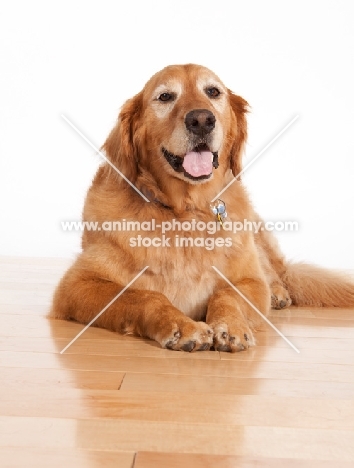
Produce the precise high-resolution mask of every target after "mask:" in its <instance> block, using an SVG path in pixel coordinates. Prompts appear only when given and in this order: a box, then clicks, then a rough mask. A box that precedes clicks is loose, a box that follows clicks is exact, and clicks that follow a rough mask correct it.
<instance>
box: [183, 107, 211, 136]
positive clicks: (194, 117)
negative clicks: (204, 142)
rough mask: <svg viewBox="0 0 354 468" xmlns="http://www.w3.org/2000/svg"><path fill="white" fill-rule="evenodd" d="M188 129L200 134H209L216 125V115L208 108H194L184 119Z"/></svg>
mask: <svg viewBox="0 0 354 468" xmlns="http://www.w3.org/2000/svg"><path fill="white" fill-rule="evenodd" d="M184 123H185V125H186V128H187V130H189V131H190V132H192V133H194V134H195V135H198V136H203V135H207V134H208V133H210V132H211V131H212V130H213V129H214V127H215V116H214V114H213V113H212V112H210V111H208V110H207V109H194V110H192V111H190V112H188V114H187V115H186V118H185V119H184Z"/></svg>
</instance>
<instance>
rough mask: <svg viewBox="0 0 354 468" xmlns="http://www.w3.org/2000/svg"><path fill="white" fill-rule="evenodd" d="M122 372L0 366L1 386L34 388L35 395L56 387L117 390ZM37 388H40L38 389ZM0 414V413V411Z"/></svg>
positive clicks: (14, 389)
mask: <svg viewBox="0 0 354 468" xmlns="http://www.w3.org/2000/svg"><path fill="white" fill-rule="evenodd" d="M124 376H125V373H124V372H102V371H91V372H86V371H82V370H75V371H73V370H70V372H69V371H67V370H62V369H45V371H43V369H32V368H29V369H26V368H11V367H9V368H4V367H2V368H0V377H1V386H2V390H3V391H4V389H5V388H7V389H9V390H11V391H12V392H13V391H16V389H18V388H20V389H25V391H26V392H28V391H30V389H36V392H37V395H40V394H41V393H42V391H43V390H44V389H45V390H46V391H50V390H54V391H57V390H58V389H61V391H63V389H68V388H71V389H73V388H75V389H92V390H93V389H97V390H118V389H119V388H120V387H121V385H122V382H123V379H124ZM38 389H41V390H40V391H39V390H38ZM0 414H1V413H0Z"/></svg>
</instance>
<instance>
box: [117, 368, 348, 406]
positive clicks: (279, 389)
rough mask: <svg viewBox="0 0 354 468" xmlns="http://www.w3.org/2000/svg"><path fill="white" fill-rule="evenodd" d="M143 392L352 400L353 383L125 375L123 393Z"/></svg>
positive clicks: (171, 375)
mask: <svg viewBox="0 0 354 468" xmlns="http://www.w3.org/2000/svg"><path fill="white" fill-rule="evenodd" d="M141 389H144V391H145V392H172V393H176V392H180V393H188V392H193V393H194V394H196V395H199V394H201V393H209V394H213V395H215V398H218V396H219V395H221V394H231V395H278V396H287V397H304V398H321V399H325V398H336V399H351V400H352V399H353V395H354V382H331V381H326V380H323V381H321V380H319V381H313V380H295V379H287V380H286V379H283V380H282V379H274V378H273V379H267V378H247V377H243V378H242V377H234V376H232V377H231V376H230V377H215V376H210V375H208V376H194V375H183V377H181V376H180V375H178V374H175V375H174V374H153V373H150V374H148V375H146V374H142V373H136V374H133V373H130V372H128V373H126V374H125V376H124V379H123V382H122V385H121V387H120V390H121V391H126V392H134V391H140V390H141Z"/></svg>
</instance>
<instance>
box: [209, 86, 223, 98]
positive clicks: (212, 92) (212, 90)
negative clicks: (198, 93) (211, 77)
mask: <svg viewBox="0 0 354 468" xmlns="http://www.w3.org/2000/svg"><path fill="white" fill-rule="evenodd" d="M206 93H207V95H208V96H209V97H211V98H217V97H218V96H220V94H221V92H220V91H219V90H218V88H215V86H213V87H211V88H207V89H206Z"/></svg>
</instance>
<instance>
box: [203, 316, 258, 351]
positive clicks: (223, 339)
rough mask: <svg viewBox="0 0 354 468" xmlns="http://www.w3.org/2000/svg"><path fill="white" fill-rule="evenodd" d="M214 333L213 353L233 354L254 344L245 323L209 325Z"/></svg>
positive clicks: (251, 334)
mask: <svg viewBox="0 0 354 468" xmlns="http://www.w3.org/2000/svg"><path fill="white" fill-rule="evenodd" d="M209 325H210V326H211V327H212V329H213V331H214V342H213V346H214V349H215V351H226V352H231V353H235V352H238V351H243V350H245V349H248V348H249V347H250V346H254V345H255V344H256V340H255V339H254V336H253V333H252V331H251V329H250V328H249V326H248V325H247V323H246V322H243V321H235V322H233V323H226V321H225V322H220V323H216V324H209Z"/></svg>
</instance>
